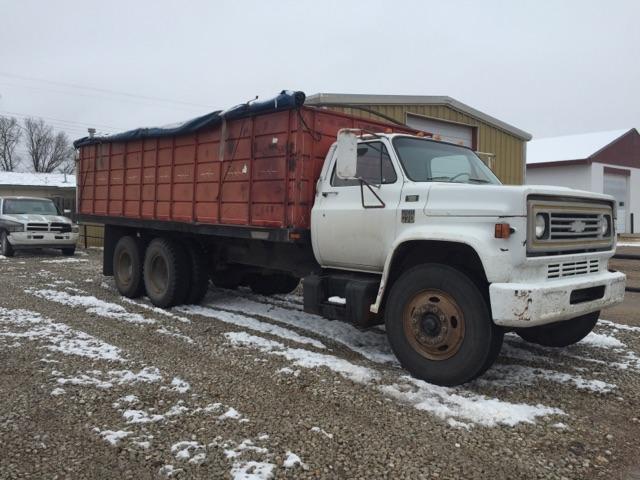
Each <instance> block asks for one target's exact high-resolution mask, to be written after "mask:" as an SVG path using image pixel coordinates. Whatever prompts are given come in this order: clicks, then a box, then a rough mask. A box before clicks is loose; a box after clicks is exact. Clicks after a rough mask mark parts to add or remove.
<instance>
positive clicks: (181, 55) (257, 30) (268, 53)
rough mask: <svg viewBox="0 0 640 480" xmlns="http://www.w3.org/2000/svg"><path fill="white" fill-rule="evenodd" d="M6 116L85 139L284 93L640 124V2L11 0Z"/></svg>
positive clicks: (580, 122) (0, 88) (538, 125)
mask: <svg viewBox="0 0 640 480" xmlns="http://www.w3.org/2000/svg"><path fill="white" fill-rule="evenodd" d="M0 16H1V17H2V22H1V23H2V27H1V28H0V114H7V112H11V113H12V114H14V115H15V116H17V117H19V118H22V117H24V116H25V115H34V116H41V117H43V118H44V119H45V120H47V121H49V122H50V123H52V124H53V125H55V126H56V127H58V128H63V129H65V130H66V131H67V132H68V133H69V135H70V136H71V137H72V138H78V137H81V136H84V135H85V132H86V127H87V126H95V127H97V128H98V130H100V131H103V132H114V131H119V130H124V129H129V128H134V127H137V126H149V125H161V124H166V123H172V122H175V121H179V120H183V119H186V118H190V117H193V116H197V115H200V114H203V113H206V112H208V111H210V110H216V109H220V108H226V107H229V106H232V105H235V104H238V103H241V102H244V101H247V100H249V99H252V98H254V97H255V96H256V95H259V96H260V97H261V98H268V97H271V96H273V95H274V94H276V93H277V92H279V91H280V90H282V89H295V90H303V91H304V92H306V93H307V94H308V95H310V94H312V93H317V92H334V93H335V92H339V93H371V94H416V95H449V96H451V97H454V98H456V99H457V100H460V101H462V102H464V103H466V104H468V105H470V106H472V107H474V108H477V109H479V110H481V111H483V112H486V113H488V114H490V115H493V116H495V117H497V118H499V119H501V120H503V121H506V122H507V123H510V124H512V125H514V126H516V127H518V128H521V129H523V130H525V131H528V132H530V133H532V134H533V135H534V136H535V137H545V136H554V135H563V134H570V133H580V132H590V131H597V130H613V129H620V128H631V127H634V126H635V127H640V94H639V91H640V61H639V59H640V28H638V19H639V18H640V1H637V0H626V1H625V0H609V1H607V2H603V1H586V0H580V1H552V0H547V1H542V0H537V1H518V2H512V1H491V0H483V1H443V0H439V1H433V2H429V1H401V0H394V1H391V0H389V1H386V2H376V1H372V0H368V1H345V0H342V1H329V0H323V1H315V2H311V1H302V0H300V1H275V0H273V1H266V0H262V1H228V2H224V3H223V2H221V1H206V0H200V1H195V0H194V1H182V2H175V1H174V2H168V1H163V0H153V1H150V0H149V1H131V0H129V1H114V0H110V1H108V2H105V1H101V2H93V1H91V0H84V1H61V0H57V1H51V2H50V1H45V0H39V1H31V0H15V1H13V0H0Z"/></svg>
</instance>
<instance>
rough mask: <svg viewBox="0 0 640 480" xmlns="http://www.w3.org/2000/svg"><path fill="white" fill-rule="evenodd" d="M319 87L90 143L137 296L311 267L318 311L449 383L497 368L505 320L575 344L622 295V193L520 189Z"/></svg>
mask: <svg viewBox="0 0 640 480" xmlns="http://www.w3.org/2000/svg"><path fill="white" fill-rule="evenodd" d="M304 101H305V96H304V94H303V93H302V92H288V91H285V92H282V93H281V94H280V95H279V96H277V97H276V98H274V99H272V100H267V101H263V102H254V103H251V104H245V105H240V106H238V107H235V108H232V109H229V110H226V111H217V112H213V113H210V114H208V115H204V116H202V117H198V118H196V119H193V120H190V121H188V122H185V123H183V124H181V125H178V126H175V127H170V128H151V129H137V130H132V131H129V132H125V133H122V134H117V135H112V136H108V137H86V138H82V139H80V140H77V141H76V142H75V143H74V145H75V147H76V148H77V150H78V166H77V175H76V178H77V196H78V198H77V201H78V212H79V219H80V220H81V221H83V222H94V223H102V224H104V225H105V230H104V232H105V233H104V259H103V271H104V274H105V275H113V276H114V277H115V283H116V286H117V288H118V290H119V291H120V293H121V294H122V295H124V296H127V297H138V296H141V295H143V294H146V295H147V296H148V297H149V298H150V300H151V301H152V302H153V303H154V304H155V305H157V306H159V307H170V306H173V305H177V304H182V303H197V302H199V301H201V300H202V298H203V296H204V295H205V293H206V291H207V289H208V286H209V282H210V281H211V282H213V284H214V285H216V286H218V287H222V288H238V287H239V286H248V287H249V288H251V289H252V290H253V291H254V292H257V293H260V294H264V295H270V294H276V293H288V292H291V291H292V290H294V289H295V288H296V287H297V286H298V284H299V281H300V279H301V278H304V280H303V287H304V288H303V290H304V309H305V311H307V312H311V313H315V314H319V315H323V316H325V317H328V318H331V319H342V320H346V321H349V322H352V323H353V324H355V325H356V326H358V327H359V328H368V327H370V326H372V325H376V324H380V323H385V325H386V332H387V336H388V338H389V341H390V344H391V347H392V348H393V350H394V352H395V353H396V355H397V357H398V359H399V360H400V362H401V364H402V365H403V366H404V367H405V368H407V369H408V370H409V371H410V372H411V373H412V374H413V375H415V376H417V377H419V378H422V379H425V380H427V381H430V382H433V383H437V384H441V385H455V384H459V383H463V382H466V381H469V380H471V379H473V378H475V377H477V376H479V375H481V374H482V373H483V372H484V371H485V370H486V369H487V368H489V367H490V366H491V364H492V363H493V362H494V360H495V358H496V357H497V355H498V353H499V351H500V348H501V345H502V339H503V335H504V332H505V331H508V330H514V331H516V332H517V333H518V334H519V335H520V336H522V337H523V338H524V339H526V340H528V341H531V342H535V343H538V344H541V345H547V346H555V347H560V346H565V345H570V344H572V343H575V342H577V341H579V340H580V339H582V338H583V337H584V336H586V335H587V334H588V333H589V332H590V331H591V330H592V328H593V327H594V325H595V323H596V321H597V319H598V314H599V310H600V309H601V308H603V307H606V306H608V305H612V304H615V303H618V302H620V301H621V300H622V297H623V294H624V283H625V277H624V275H623V274H621V273H618V272H613V271H610V270H608V268H607V263H608V259H609V258H610V257H611V256H612V255H613V252H614V249H615V235H614V232H615V204H614V202H613V199H612V198H611V197H609V196H605V195H595V194H592V193H589V192H581V191H575V190H568V189H559V188H552V187H532V186H503V185H501V184H500V181H499V180H498V179H497V178H496V176H495V175H494V174H493V173H492V172H491V170H490V169H489V168H488V167H487V166H486V165H485V164H484V163H483V162H482V161H481V160H480V159H479V158H478V157H477V156H476V155H475V153H474V152H473V151H472V150H470V149H468V148H466V147H463V146H459V145H453V144H449V143H445V142H438V141H435V140H433V139H431V138H429V137H430V136H429V134H425V133H424V132H417V131H414V130H411V129H409V128H407V127H406V126H404V125H398V124H395V123H390V122H384V121H380V122H378V121H375V120H371V119H364V118H360V117H357V116H351V115H345V114H342V113H337V112H335V111H330V110H326V109H319V108H314V107H309V106H305V105H304Z"/></svg>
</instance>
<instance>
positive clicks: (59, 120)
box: [0, 110, 124, 131]
mask: <svg viewBox="0 0 640 480" xmlns="http://www.w3.org/2000/svg"><path fill="white" fill-rule="evenodd" d="M0 114H4V115H15V116H18V117H23V118H28V117H38V118H43V119H46V120H50V121H52V122H59V123H68V124H70V125H71V126H79V127H83V128H85V127H87V126H96V127H100V128H107V129H109V130H114V131H117V130H124V129H123V128H120V127H112V126H109V125H103V124H100V123H93V122H76V121H74V120H64V119H61V118H53V117H45V116H43V115H32V114H28V113H20V112H8V111H5V110H0Z"/></svg>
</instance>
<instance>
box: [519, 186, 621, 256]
mask: <svg viewBox="0 0 640 480" xmlns="http://www.w3.org/2000/svg"><path fill="white" fill-rule="evenodd" d="M527 213H528V215H527V217H528V231H527V254H528V255H534V256H535V255H560V254H567V253H578V252H589V251H597V250H608V249H610V248H612V246H613V235H614V233H613V232H614V231H615V226H614V222H613V208H612V205H611V204H609V203H606V202H603V201H589V200H582V199H576V198H558V199H555V198H550V197H530V198H529V199H528V212H527ZM536 218H538V219H539V218H543V219H544V220H545V222H544V224H545V226H546V228H545V231H544V233H543V234H542V236H541V237H538V236H537V235H536V226H535V224H536ZM603 227H608V228H607V231H606V232H605V233H603Z"/></svg>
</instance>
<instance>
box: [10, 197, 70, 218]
mask: <svg viewBox="0 0 640 480" xmlns="http://www.w3.org/2000/svg"><path fill="white" fill-rule="evenodd" d="M2 213H6V214H13V215H17V214H30V213H35V214H38V215H58V210H57V209H56V206H55V204H54V203H53V202H52V201H51V200H45V199H42V200H40V199H27V198H19V199H16V198H8V199H6V200H5V201H4V203H3V205H2Z"/></svg>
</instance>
